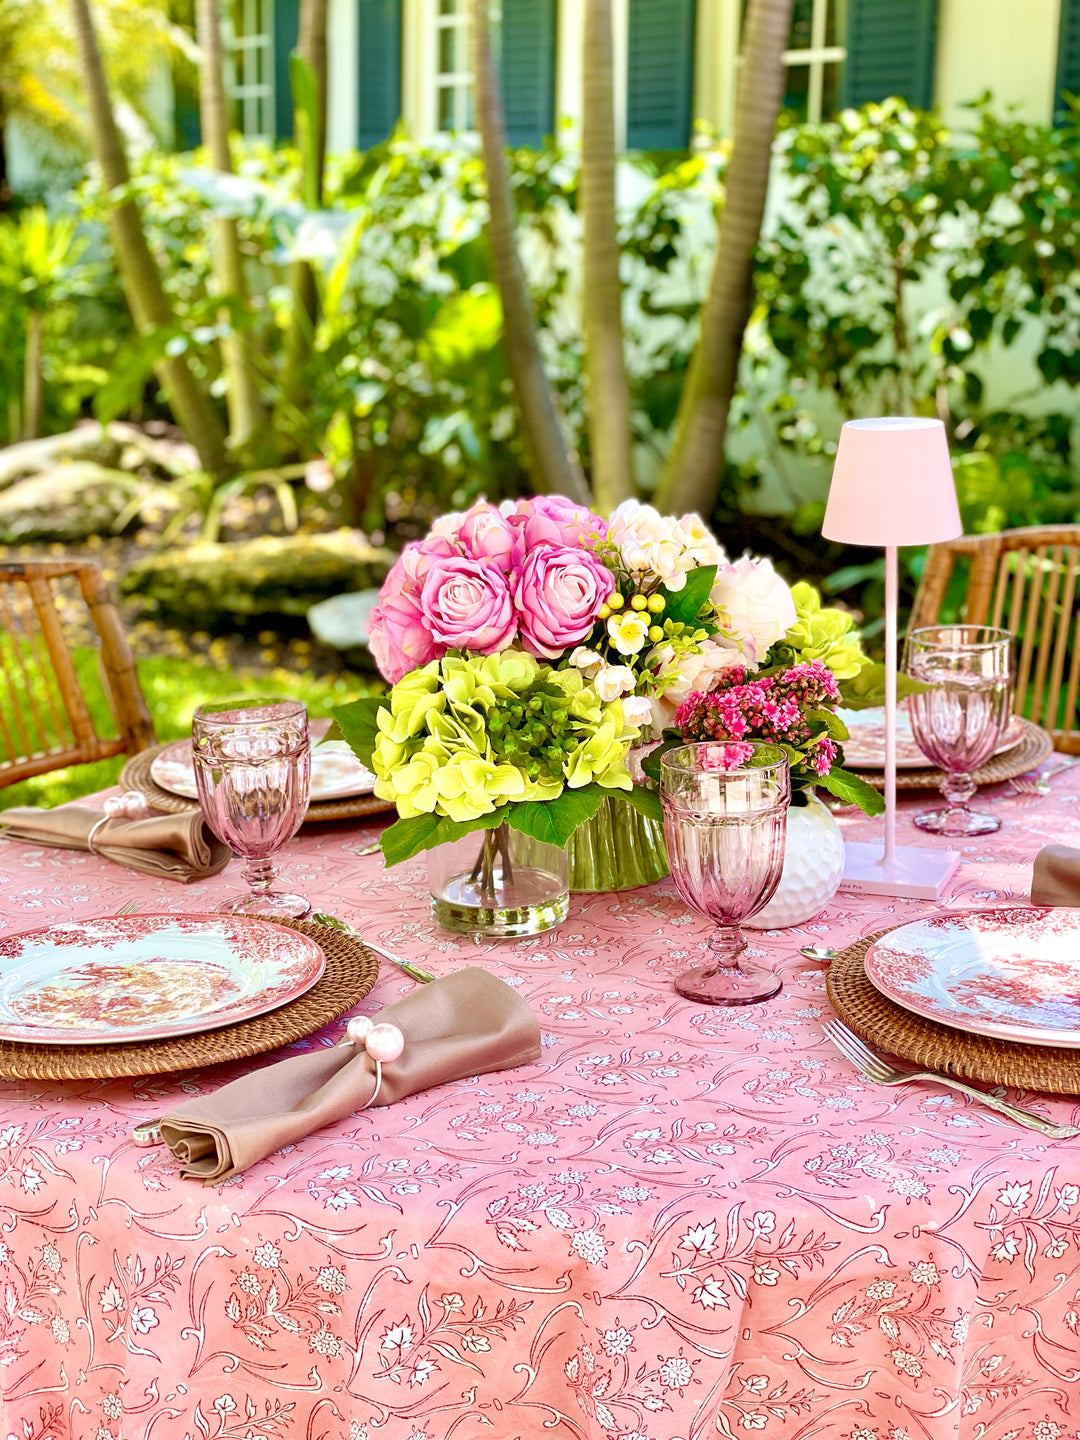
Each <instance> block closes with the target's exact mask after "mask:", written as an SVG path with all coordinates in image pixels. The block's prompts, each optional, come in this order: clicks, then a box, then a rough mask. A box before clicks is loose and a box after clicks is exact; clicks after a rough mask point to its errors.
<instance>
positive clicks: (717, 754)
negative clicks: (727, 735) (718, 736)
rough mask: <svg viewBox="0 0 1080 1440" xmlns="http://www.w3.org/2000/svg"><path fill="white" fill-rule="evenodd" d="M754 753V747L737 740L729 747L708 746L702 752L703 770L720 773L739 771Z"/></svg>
mask: <svg viewBox="0 0 1080 1440" xmlns="http://www.w3.org/2000/svg"><path fill="white" fill-rule="evenodd" d="M753 753H754V747H753V745H749V744H740V743H739V742H738V741H737V740H733V741H732V742H731V743H730V744H728V745H706V746H705V747H704V749H703V750H702V751H701V768H702V769H703V770H710V771H712V770H715V771H720V772H724V771H728V770H738V769H739V768H740V766H743V765H745V764H746V762H747V761H748V760H749V759H750V757H751V755H753Z"/></svg>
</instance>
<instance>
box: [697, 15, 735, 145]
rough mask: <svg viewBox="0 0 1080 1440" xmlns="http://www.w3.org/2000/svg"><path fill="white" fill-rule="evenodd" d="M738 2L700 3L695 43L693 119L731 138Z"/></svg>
mask: <svg viewBox="0 0 1080 1440" xmlns="http://www.w3.org/2000/svg"><path fill="white" fill-rule="evenodd" d="M739 10H740V5H739V0H698V5H697V34H696V36H695V42H694V119H695V120H704V121H705V122H706V124H708V125H711V126H712V128H713V129H714V130H716V131H717V132H718V133H719V134H721V135H730V134H731V131H732V122H733V120H734V115H735V79H736V64H735V60H736V56H737V55H738V53H739Z"/></svg>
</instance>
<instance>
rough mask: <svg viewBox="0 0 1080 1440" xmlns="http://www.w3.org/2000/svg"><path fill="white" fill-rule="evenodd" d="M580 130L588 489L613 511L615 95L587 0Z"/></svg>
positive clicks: (622, 424) (620, 387) (616, 413)
mask: <svg viewBox="0 0 1080 1440" xmlns="http://www.w3.org/2000/svg"><path fill="white" fill-rule="evenodd" d="M582 73H583V80H584V84H583V87H582V88H583V94H582V112H581V113H582V126H581V214H582V219H583V221H584V244H583V274H582V285H583V299H582V316H583V321H584V331H585V386H586V397H587V400H588V406H589V444H590V448H591V452H592V455H591V459H592V489H593V496H594V499H595V502H596V507H597V509H598V510H600V511H601V513H602V514H605V515H607V514H610V512H611V511H612V510H614V508H615V506H616V505H618V504H619V502H620V501H621V500H626V499H627V498H628V497H629V496H630V495H632V494H633V489H634V485H633V460H632V452H631V438H630V390H629V387H628V385H627V383H626V367H625V365H624V364H623V328H622V285H621V283H620V280H619V254H620V252H619V236H618V230H617V227H616V222H615V94H614V83H613V78H612V36H611V0H586V6H585V54H584V63H583V71H582Z"/></svg>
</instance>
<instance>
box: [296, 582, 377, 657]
mask: <svg viewBox="0 0 1080 1440" xmlns="http://www.w3.org/2000/svg"><path fill="white" fill-rule="evenodd" d="M378 603H379V592H378V590H357V591H354V592H353V593H352V594H351V595H334V596H333V597H332V598H331V599H329V600H323V601H321V602H320V603H319V604H318V605H313V606H312V607H311V609H310V610H309V611H308V612H307V618H308V624H309V625H310V626H311V633H312V634H313V635H314V636H315V639H316V640H319V641H321V642H322V644H324V645H329V646H330V648H331V649H332V650H356V649H358V648H359V647H360V646H365V645H367V643H368V618H369V616H370V615H371V612H372V610H374V608H375V606H376V605H377V604H378Z"/></svg>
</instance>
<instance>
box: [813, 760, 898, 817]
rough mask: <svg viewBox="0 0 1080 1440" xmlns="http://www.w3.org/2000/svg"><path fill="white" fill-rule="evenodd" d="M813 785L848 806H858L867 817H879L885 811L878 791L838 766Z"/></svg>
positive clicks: (882, 798)
mask: <svg viewBox="0 0 1080 1440" xmlns="http://www.w3.org/2000/svg"><path fill="white" fill-rule="evenodd" d="M815 784H816V785H817V786H818V787H819V788H820V789H822V790H827V791H828V792H829V794H830V795H835V796H836V798H837V799H838V800H843V801H844V802H845V803H846V804H848V805H858V807H859V809H860V810H863V811H865V812H866V814H867V815H880V814H881V813H882V812H883V811H884V809H885V797H884V796H883V795H882V794H881V792H880V791H879V790H875V789H874V787H873V786H872V785H868V784H867V783H866V781H865V780H863V779H862V777H861V776H859V775H853V774H852V773H851V771H850V770H842V769H841V768H840V766H838V765H834V766H833V768H832V769H831V770H830V771H829V773H828V775H822V776H820V777H819V779H818V780H816V781H815Z"/></svg>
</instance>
